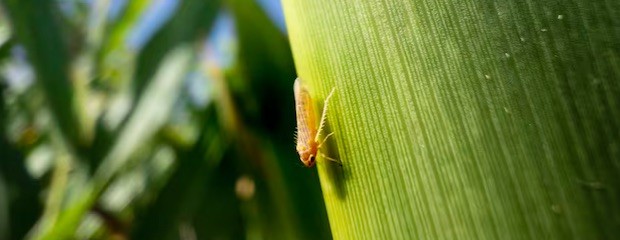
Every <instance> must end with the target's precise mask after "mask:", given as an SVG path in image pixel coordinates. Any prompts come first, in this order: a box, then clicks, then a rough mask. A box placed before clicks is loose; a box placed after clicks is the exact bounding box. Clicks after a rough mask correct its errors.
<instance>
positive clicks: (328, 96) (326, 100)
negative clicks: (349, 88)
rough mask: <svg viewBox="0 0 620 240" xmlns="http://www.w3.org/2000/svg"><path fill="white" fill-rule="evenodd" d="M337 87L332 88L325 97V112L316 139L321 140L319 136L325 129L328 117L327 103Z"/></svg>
mask: <svg viewBox="0 0 620 240" xmlns="http://www.w3.org/2000/svg"><path fill="white" fill-rule="evenodd" d="M335 90H336V87H334V88H332V90H331V91H330V92H329V94H328V95H327V97H326V98H325V102H324V104H323V114H321V123H320V124H319V130H318V131H317V134H316V137H315V138H314V141H317V142H318V141H319V136H320V135H321V131H322V130H323V126H324V125H325V118H326V117H327V105H328V104H329V99H330V98H331V97H332V95H334V91H335Z"/></svg>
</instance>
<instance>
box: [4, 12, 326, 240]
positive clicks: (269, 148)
mask: <svg viewBox="0 0 620 240" xmlns="http://www.w3.org/2000/svg"><path fill="white" fill-rule="evenodd" d="M0 6H2V8H1V10H2V11H1V12H0V13H1V14H0V44H1V45H0V69H2V70H1V72H2V74H1V76H2V79H0V83H2V94H1V98H0V99H1V100H2V102H0V106H2V109H0V110H1V114H0V116H1V118H0V120H1V122H0V124H1V126H2V128H1V129H2V131H1V132H0V133H1V136H2V137H1V138H0V139H1V142H0V158H1V160H0V239H20V238H24V237H26V238H33V239H67V238H80V239H93V238H95V239H97V238H100V239H109V238H114V239H128V238H131V239H195V238H198V239H212V238H223V239H239V238H249V239H324V238H330V231H329V226H328V223H327V220H326V214H325V210H324V209H325V208H324V205H323V201H322V200H321V198H320V188H319V183H318V179H317V178H316V173H315V172H312V171H308V170H307V169H305V168H303V167H302V165H301V164H300V163H299V161H298V159H297V157H296V154H295V152H294V143H293V129H294V112H293V111H294V110H293V99H292V82H293V80H294V79H295V70H294V66H293V62H292V57H291V54H290V50H289V46H288V42H287V39H286V37H285V35H284V33H283V31H281V30H279V29H278V28H277V27H276V25H274V23H273V21H271V20H270V19H269V18H268V16H267V15H266V14H265V11H264V10H263V8H261V7H260V5H258V3H256V2H254V1H250V0H224V1H219V0H210V1H202V0H200V1H198V0H188V1H142V0H138V1H120V2H119V1H109V0H94V1H45V0H25V1H22V0H6V1H4V0H3V1H2V5H0ZM158 9H159V10H158ZM157 11H159V12H162V11H163V12H166V14H162V13H160V14H154V13H153V12H157ZM153 18H156V19H155V20H153ZM157 21H161V23H160V24H155V23H154V22H157ZM144 24H147V25H148V24H153V25H152V26H146V28H148V27H150V28H151V30H148V31H145V30H139V29H144V28H145V26H144ZM214 28H232V29H234V34H233V36H232V37H229V38H226V39H224V40H221V39H219V38H220V36H219V35H217V34H215V32H217V31H221V30H222V29H219V30H218V29H214ZM226 31H229V30H226ZM222 42H223V43H224V44H223V45H222ZM214 56H216V57H214ZM32 80H34V81H32Z"/></svg>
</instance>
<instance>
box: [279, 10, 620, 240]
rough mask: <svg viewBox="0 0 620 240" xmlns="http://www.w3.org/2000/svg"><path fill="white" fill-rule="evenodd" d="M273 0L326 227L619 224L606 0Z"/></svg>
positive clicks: (395, 229) (605, 235)
mask: <svg viewBox="0 0 620 240" xmlns="http://www.w3.org/2000/svg"><path fill="white" fill-rule="evenodd" d="M283 6H284V11H285V16H286V21H287V25H288V30H289V34H290V40H291V46H292V49H293V56H294V58H295V63H296V67H297V70H298V75H299V76H300V77H301V78H303V79H304V80H305V81H306V82H307V84H308V85H309V86H310V88H311V89H310V91H311V94H312V95H313V97H314V99H315V101H316V104H319V105H320V103H321V102H322V100H323V99H324V97H325V96H326V94H327V93H328V92H329V90H331V89H332V88H333V87H336V93H335V96H334V98H333V100H332V102H331V103H330V105H329V107H330V109H329V112H328V122H329V125H330V128H331V131H333V132H335V136H334V139H333V141H332V142H331V144H330V146H329V149H328V150H329V151H328V155H330V156H331V157H335V158H338V159H339V160H340V161H342V164H343V166H342V168H340V167H339V166H337V165H336V164H331V163H329V162H324V161H323V162H319V172H320V177H321V183H322V188H323V193H324V198H325V202H326V205H327V209H328V215H329V220H330V223H331V229H332V233H333V236H334V238H335V239H412V238H420V239H455V238H456V239H541V238H544V239H569V238H574V239H610V238H614V237H615V236H619V235H620V227H619V226H620V178H618V176H620V164H619V163H620V150H619V149H620V61H619V59H620V58H619V57H620V56H619V55H620V45H619V44H618V43H620V28H618V26H619V21H618V18H617V16H618V14H620V2H618V1H603V0H597V1H586V0H575V1H552V0H549V1H516V0H515V1H513V0H509V1H499V2H498V1H456V0H454V1H453V0H443V1H430V2H429V1H419V0H413V1H405V0H398V1H368V0H363V1H355V2H351V1H342V0H337V1H331V0H316V1H293V0H283Z"/></svg>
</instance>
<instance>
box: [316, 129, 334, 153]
mask: <svg viewBox="0 0 620 240" xmlns="http://www.w3.org/2000/svg"><path fill="white" fill-rule="evenodd" d="M332 135H334V133H333V132H332V133H330V134H327V136H325V138H323V141H322V142H321V143H319V146H318V147H317V148H318V149H321V146H323V143H325V142H326V141H327V139H328V138H329V137H331V136H332Z"/></svg>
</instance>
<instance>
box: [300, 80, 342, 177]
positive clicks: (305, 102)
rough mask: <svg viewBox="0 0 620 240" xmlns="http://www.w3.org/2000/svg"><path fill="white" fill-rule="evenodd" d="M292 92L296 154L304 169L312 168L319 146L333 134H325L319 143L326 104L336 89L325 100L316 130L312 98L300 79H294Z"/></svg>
mask: <svg viewBox="0 0 620 240" xmlns="http://www.w3.org/2000/svg"><path fill="white" fill-rule="evenodd" d="M293 90H294V92H295V110H296V112H297V153H299V158H300V159H301V162H302V163H303V164H304V165H305V166H306V167H312V166H314V164H315V161H316V156H317V153H319V150H320V149H321V146H322V145H323V143H325V141H326V140H327V138H329V137H330V136H331V135H332V134H334V133H333V132H332V133H330V134H327V136H325V138H323V141H321V142H319V136H320V135H321V131H322V130H323V127H324V125H325V117H326V116H327V104H328V102H329V99H330V98H331V97H332V94H334V90H336V89H335V88H334V89H332V91H331V92H330V93H329V95H327V97H326V98H325V102H324V104H323V114H321V120H320V122H319V124H318V129H317V118H316V112H315V111H314V105H313V102H312V97H311V96H310V93H309V92H308V89H307V88H306V87H305V86H304V85H303V83H302V82H301V79H299V78H297V79H295V84H294V86H293ZM321 155H322V156H323V157H324V158H325V159H328V160H331V161H334V162H337V163H340V162H338V161H337V160H336V159H333V158H330V157H328V156H325V155H324V154H322V153H321Z"/></svg>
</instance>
